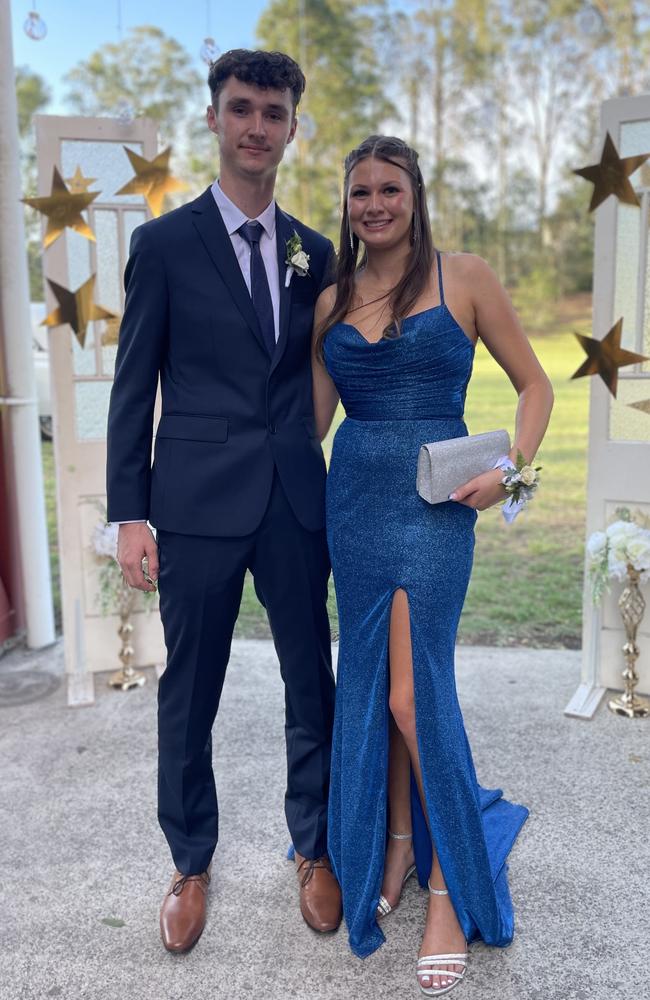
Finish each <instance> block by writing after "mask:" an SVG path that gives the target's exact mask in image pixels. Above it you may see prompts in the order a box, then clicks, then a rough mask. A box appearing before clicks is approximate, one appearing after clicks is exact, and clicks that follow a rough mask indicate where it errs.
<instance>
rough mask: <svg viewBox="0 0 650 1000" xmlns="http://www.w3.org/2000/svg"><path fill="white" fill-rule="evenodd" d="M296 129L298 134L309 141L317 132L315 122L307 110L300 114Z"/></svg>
mask: <svg viewBox="0 0 650 1000" xmlns="http://www.w3.org/2000/svg"><path fill="white" fill-rule="evenodd" d="M298 129H299V132H298V134H299V136H301V137H302V138H303V139H306V140H307V142H310V141H311V140H312V139H313V138H314V137H315V135H316V133H317V132H318V127H317V125H316V122H315V121H314V119H313V118H312V116H311V115H310V114H307V112H305V113H304V114H302V115H300V118H299V119H298Z"/></svg>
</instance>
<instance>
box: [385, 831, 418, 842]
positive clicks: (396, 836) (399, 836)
mask: <svg viewBox="0 0 650 1000" xmlns="http://www.w3.org/2000/svg"><path fill="white" fill-rule="evenodd" d="M388 836H389V837H390V838H391V839H392V840H410V839H411V838H412V836H413V834H412V833H393V832H392V831H391V830H389V831H388Z"/></svg>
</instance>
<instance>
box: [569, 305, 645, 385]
mask: <svg viewBox="0 0 650 1000" xmlns="http://www.w3.org/2000/svg"><path fill="white" fill-rule="evenodd" d="M622 333H623V317H621V318H620V319H619V321H618V322H617V323H615V324H614V326H613V327H612V328H611V330H610V331H609V333H606V334H605V336H604V337H603V339H602V340H594V339H593V337H585V336H584V334H582V333H574V336H575V337H577V339H578V340H579V341H580V343H581V345H582V347H583V349H584V351H585V353H586V355H587V360H586V361H583V363H582V364H581V365H580V367H579V368H578V370H577V371H575V372H574V373H573V375H572V376H571V378H581V377H582V376H583V375H600V377H601V378H602V380H603V382H604V383H605V385H606V386H607V388H608V389H609V391H610V392H611V394H612V396H616V390H617V389H618V369H619V368H624V367H625V365H634V364H636V363H637V362H639V361H650V358H646V357H645V356H644V355H643V354H635V353H634V352H633V351H626V350H624V349H623V348H622V347H621V335H622Z"/></svg>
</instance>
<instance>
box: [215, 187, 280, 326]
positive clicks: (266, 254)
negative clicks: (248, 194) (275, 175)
mask: <svg viewBox="0 0 650 1000" xmlns="http://www.w3.org/2000/svg"><path fill="white" fill-rule="evenodd" d="M212 194H213V196H214V200H215V201H216V203H217V208H218V209H219V211H220V212H221V218H222V219H223V221H224V225H225V227H226V229H227V230H228V235H229V236H230V240H231V243H232V246H233V250H234V251H235V254H236V256H237V260H238V261H239V266H240V268H241V272H242V274H243V275H244V281H245V282H246V287H247V288H248V292H249V294H250V290H251V248H250V246H249V244H248V243H247V242H246V240H245V239H244V237H243V236H242V235H241V234H240V233H238V232H237V230H238V229H239V227H240V226H243V225H244V223H245V222H254V221H257V222H259V223H260V225H261V227H262V235H261V236H260V253H261V254H262V260H263V261H264V267H265V269H266V278H267V281H268V283H269V291H270V292H271V302H272V304H273V325H274V326H275V339H276V342H277V339H278V336H279V334H280V276H279V272H278V253H277V247H276V242H275V199H274V200H273V201H272V202H271V203H270V204H269V205H267V206H266V208H265V209H264V211H263V212H261V213H260V214H259V215H257V216H255V219H249V218H248V216H247V215H245V214H244V213H243V212H242V210H241V208H238V207H237V205H235V203H234V201H231V200H230V198H229V197H228V195H226V194H224V193H223V191H222V190H221V188H220V186H219V181H218V180H216V181H215V182H214V184H213V185H212Z"/></svg>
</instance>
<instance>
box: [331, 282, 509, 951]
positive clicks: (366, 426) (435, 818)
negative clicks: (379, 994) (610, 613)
mask: <svg viewBox="0 0 650 1000" xmlns="http://www.w3.org/2000/svg"><path fill="white" fill-rule="evenodd" d="M441 297H442V289H441ZM324 351H325V364H326V367H327V370H328V371H329V373H330V375H331V377H332V379H333V380H334V382H335V384H336V386H337V389H338V391H339V393H340V396H341V400H342V403H343V406H344V408H345V412H346V417H345V419H344V420H343V422H342V423H341V425H340V426H339V429H338V431H337V433H336V436H335V439H334V445H333V450H332V459H331V464H330V470H329V475H328V478H327V534H328V543H329V547H330V554H331V559H332V570H333V575H334V583H335V586H336V599H337V604H338V612H339V626H340V646H339V658H338V675H337V696H336V715H335V722H334V736H333V744H332V769H331V786H330V799H329V821H328V824H329V825H328V829H329V833H328V837H329V841H328V849H329V854H330V858H331V861H332V865H333V868H334V871H335V873H336V876H337V878H338V880H339V883H340V885H341V888H342V892H343V910H344V915H345V920H346V923H347V927H348V932H349V938H350V946H351V948H352V950H353V952H354V953H355V954H356V955H358V956H360V957H361V958H363V957H365V956H367V955H369V954H371V952H373V951H375V949H377V948H378V947H379V946H380V945H381V944H382V943H383V941H384V940H385V938H384V935H383V932H382V930H381V929H380V927H379V925H378V924H377V920H376V917H375V911H376V908H377V903H378V900H379V894H380V891H381V885H382V881H383V870H384V856H385V851H386V834H387V774H388V713H389V709H388V693H389V674H388V632H389V622H390V611H391V604H392V598H393V594H394V592H395V591H396V590H397V589H398V588H403V589H404V590H405V591H406V593H407V595H408V603H409V613H410V624H411V642H412V650H413V675H414V688H415V709H416V727H417V739H418V747H419V755H420V762H421V767H422V775H423V783H424V791H425V797H426V812H427V815H428V817H429V823H430V827H431V831H432V836H433V841H434V843H435V845H436V849H437V852H438V856H439V859H440V865H441V868H442V872H443V875H444V879H445V883H446V885H447V888H448V890H449V894H450V897H451V901H452V903H453V906H454V909H455V912H456V915H457V917H458V920H459V922H460V925H461V927H462V929H463V931H464V933H465V937H466V938H467V940H468V941H472V940H474V939H477V938H481V939H482V940H483V941H484V942H485V943H486V944H489V945H498V946H505V945H507V944H509V943H510V942H511V940H512V937H513V931H514V921H513V908H512V903H511V899H510V893H509V889H508V883H507V870H508V865H507V863H506V857H507V855H508V853H509V851H510V849H511V847H512V845H513V842H514V840H515V838H516V836H517V834H518V832H519V830H520V828H521V826H522V824H523V823H524V822H525V820H526V817H527V815H528V810H527V809H526V808H525V807H524V806H521V805H516V804H514V803H511V802H508V801H506V800H505V799H504V798H503V795H502V792H501V790H500V789H487V788H483V787H481V786H480V785H479V784H478V782H477V779H476V773H475V770H474V763H473V760H472V754H471V749H470V746H469V743H468V740H467V735H466V732H465V726H464V723H463V717H462V714H461V710H460V706H459V703H458V698H457V693H456V683H455V677H454V646H455V639H456V630H457V627H458V619H459V617H460V612H461V609H462V606H463V601H464V599H465V593H466V590H467V585H468V582H469V576H470V571H471V566H472V557H473V550H474V525H475V522H476V518H477V513H476V511H475V510H473V509H472V508H470V507H467V506H465V505H463V504H458V503H454V502H453V501H449V502H446V503H442V504H436V505H435V506H431V505H429V504H427V503H426V502H425V501H424V500H422V499H421V497H419V496H418V494H417V492H416V489H415V481H416V469H417V458H418V451H419V448H420V445H422V444H424V443H425V442H427V441H436V440H442V439H444V438H453V437H462V436H464V435H466V434H467V427H466V426H465V423H464V421H463V409H464V402H465V393H466V390H467V384H468V382H469V379H470V375H471V371H472V362H473V357H474V347H473V344H472V342H471V341H470V340H469V338H468V337H467V336H466V334H465V333H464V332H463V330H462V329H461V327H460V326H459V325H458V323H457V322H456V321H455V320H454V318H453V316H452V315H451V313H450V312H449V310H448V309H447V307H446V305H445V304H444V297H443V298H442V302H441V304H440V306H436V307H434V308H433V309H427V310H425V311H423V312H421V313H417V314H415V315H413V316H410V317H408V318H407V319H406V320H405V321H404V323H403V326H402V333H401V336H400V337H398V338H396V339H393V340H381V341H379V342H378V343H370V342H369V341H367V340H366V339H365V338H364V337H363V336H362V334H361V333H360V332H359V331H358V330H357V329H356V328H355V327H354V326H352V325H350V324H349V323H337V324H336V325H335V326H334V327H332V329H331V330H330V331H329V333H328V334H327V337H326V340H325V348H324ZM411 803H412V814H413V834H414V849H415V856H416V864H417V870H418V877H419V881H420V885H421V886H422V887H426V883H427V877H428V875H429V872H430V869H431V859H432V848H431V838H430V836H429V831H428V829H427V825H426V822H425V820H424V815H423V812H422V807H421V804H420V799H419V795H418V793H417V787H416V785H415V781H414V779H413V776H411Z"/></svg>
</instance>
